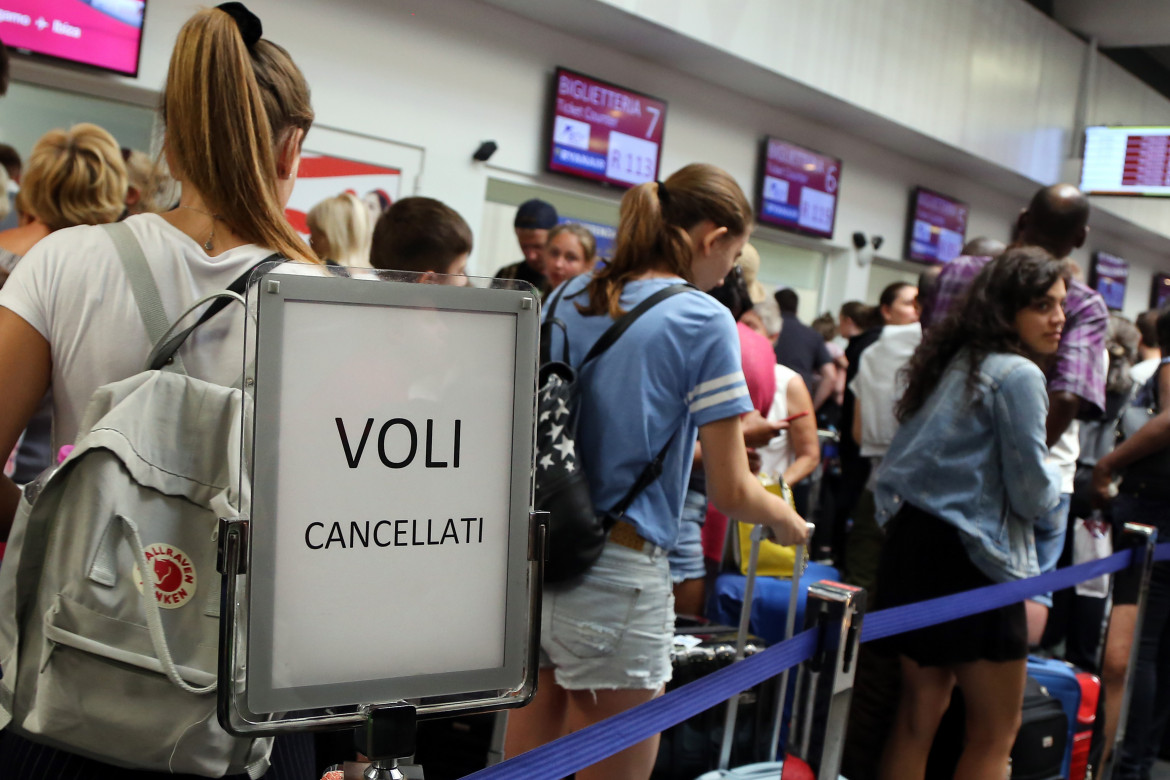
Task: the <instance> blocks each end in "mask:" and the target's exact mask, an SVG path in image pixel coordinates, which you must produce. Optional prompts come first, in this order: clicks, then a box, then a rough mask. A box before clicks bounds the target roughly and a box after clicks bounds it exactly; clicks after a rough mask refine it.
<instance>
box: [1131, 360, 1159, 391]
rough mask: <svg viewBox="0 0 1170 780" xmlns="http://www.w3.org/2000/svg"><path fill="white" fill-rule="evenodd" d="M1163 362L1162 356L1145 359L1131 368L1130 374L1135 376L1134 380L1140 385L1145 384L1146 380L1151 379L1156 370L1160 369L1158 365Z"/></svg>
mask: <svg viewBox="0 0 1170 780" xmlns="http://www.w3.org/2000/svg"><path fill="white" fill-rule="evenodd" d="M1161 362H1162V358H1160V357H1155V358H1150V359H1149V360H1143V361H1142V362H1140V363H1138V364H1137V365H1135V366H1134V367H1133V368H1131V369H1130V370H1129V375H1130V377H1132V378H1133V381H1135V382H1137V383H1138V384H1139V385H1144V384H1145V383H1146V382H1149V381H1150V377H1152V376H1153V375H1154V372H1155V371H1157V370H1158V366H1159V364H1161Z"/></svg>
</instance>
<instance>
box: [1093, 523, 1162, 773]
mask: <svg viewBox="0 0 1170 780" xmlns="http://www.w3.org/2000/svg"><path fill="white" fill-rule="evenodd" d="M1125 533H1126V536H1127V537H1129V538H1135V539H1137V542H1136V543H1135V544H1134V547H1133V560H1132V562H1131V563H1130V566H1131V567H1132V568H1135V569H1138V570H1140V572H1141V579H1140V580H1139V585H1138V598H1137V617H1136V618H1135V619H1134V624H1133V645H1132V646H1130V648H1129V661H1128V662H1127V663H1126V665H1125V684H1124V687H1123V688H1122V691H1123V692H1122V695H1121V713H1120V714H1119V715H1118V718H1117V732H1116V734H1115V736H1114V738H1113V746H1112V749H1111V750H1110V751H1109V752H1110V753H1111V756H1110V758H1109V760H1108V761H1107V762H1106V764H1105V767H1104V771H1103V772H1102V773H1101V775H1100V777H1101V780H1110V778H1112V777H1113V768H1114V767H1115V766H1117V759H1118V757H1119V755H1120V753H1121V743H1122V742H1124V741H1125V728H1126V725H1127V724H1128V721H1129V701H1130V699H1131V698H1132V697H1133V677H1134V668H1135V667H1136V666H1137V660H1138V652H1139V650H1140V648H1141V639H1142V623H1143V622H1144V621H1145V616H1146V602H1147V601H1148V597H1149V592H1150V573H1151V571H1152V570H1153V567H1154V545H1155V544H1156V543H1157V542H1158V529H1156V528H1154V527H1153V526H1149V525H1141V524H1139V523H1126V524H1125Z"/></svg>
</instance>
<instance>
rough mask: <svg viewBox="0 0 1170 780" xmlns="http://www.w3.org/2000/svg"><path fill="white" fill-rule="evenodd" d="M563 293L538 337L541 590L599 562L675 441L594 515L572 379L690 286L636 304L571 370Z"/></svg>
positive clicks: (553, 303) (554, 301) (555, 299)
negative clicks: (557, 345) (545, 518)
mask: <svg viewBox="0 0 1170 780" xmlns="http://www.w3.org/2000/svg"><path fill="white" fill-rule="evenodd" d="M564 289H565V288H564V286H562V287H561V289H560V290H558V291H557V292H556V294H555V295H554V296H553V298H552V300H551V301H550V302H549V305H548V313H547V314H546V315H545V319H544V324H543V325H542V326H541V334H540V374H539V383H540V390H539V395H538V405H537V423H536V480H535V482H536V485H535V487H536V494H535V506H536V509H537V510H539V511H546V512H548V513H549V535H548V560H547V561H546V562H545V567H544V581H545V582H546V583H556V582H564V581H566V580H570V579H572V578H574V577H578V576H580V575H582V574H584V573H585V571H586V570H588V568H589V567H590V566H592V565H593V562H594V561H596V560H597V558H598V557H599V556H600V555H601V550H602V548H603V547H604V546H605V539H606V536H607V535H608V534H609V531H610V529H611V528H613V525H614V523H616V522H617V521H618V520H620V519H621V517H622V515H624V514H625V512H626V510H627V509H629V508H630V504H632V503H633V502H634V499H635V498H637V497H638V495H639V494H640V493H641V492H642V491H643V490H645V489H646V488H647V487H648V486H649V485H650V484H651V483H653V482H654V480H656V479H658V476H659V475H660V474H661V473H662V462H663V460H664V459H665V458H666V452H667V450H669V449H670V445H671V444H672V443H673V442H674V436H671V437H670V440H669V441H668V442H667V443H666V445H665V446H664V447H663V448H662V449H661V450H660V451H659V452H658V455H657V456H656V457H655V458H654V460H653V461H651V462H650V463H649V464H647V465H646V468H645V469H643V470H642V473H641V474H640V475H639V476H638V479H637V480H635V482H634V484H633V485H632V486H631V487H630V489H629V490H628V491H627V492H626V495H625V496H624V497H623V498H622V500H621V501H619V502H618V503H617V505H616V506H614V507H613V508H611V509H609V510H608V511H605V512H601V513H598V512H596V511H595V509H594V507H593V500H592V498H590V495H589V480H588V478H587V477H586V475H585V472H584V470H583V469H582V466H581V461H580V459H579V458H578V457H577V452H576V443H577V423H578V422H579V419H578V418H579V411H580V409H579V407H580V401H579V396H578V389H577V379H578V377H579V376H581V375H583V371H584V369H585V367H586V365H587V364H589V363H591V362H592V361H594V360H596V359H597V358H598V357H599V356H600V355H601V354H602V353H603V352H605V351H606V350H607V349H609V348H610V347H611V346H613V344H614V342H615V341H617V340H618V338H619V337H620V336H621V335H622V334H623V333H625V332H626V330H627V329H629V327H630V326H631V325H633V324H634V321H635V320H637V319H638V318H639V317H641V316H642V315H643V314H645V313H646V312H647V311H649V310H650V309H651V308H652V307H654V306H655V305H657V304H658V303H659V302H660V301H663V300H665V299H666V298H669V297H670V296H672V295H677V294H678V293H682V292H687V291H688V290H693V289H695V288H694V287H692V286H691V285H689V284H675V285H671V286H670V287H666V288H664V289H662V290H659V291H658V292H656V293H654V294H653V295H651V296H650V297H649V298H647V299H646V300H644V301H642V302H641V303H640V304H638V305H637V306H635V307H634V308H633V309H632V310H631V311H629V312H626V314H624V315H623V316H622V317H620V318H618V320H617V321H616V322H614V324H613V325H611V326H610V327H609V329H608V330H607V331H605V333H603V334H602V336H601V338H599V339H598V340H597V343H595V344H594V345H593V348H592V349H590V350H589V354H588V355H586V356H585V359H584V360H582V361H581V363H580V364H579V365H578V366H577V368H576V369H574V368H573V366H572V363H571V362H570V360H569V336H568V331H567V330H566V328H565V323H564V322H563V321H561V320H559V319H557V317H556V311H557V304H558V303H560V299H561V295H562V293H563V292H564ZM556 328H560V330H561V344H562V348H561V357H560V359H559V360H554V359H553V358H552V357H551V355H552V340H553V333H554V331H555V329H556Z"/></svg>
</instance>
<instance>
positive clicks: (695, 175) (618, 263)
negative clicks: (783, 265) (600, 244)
mask: <svg viewBox="0 0 1170 780" xmlns="http://www.w3.org/2000/svg"><path fill="white" fill-rule="evenodd" d="M707 219H709V220H711V221H712V222H713V223H715V225H716V226H717V227H725V228H727V230H728V233H730V234H731V235H733V236H742V235H745V234H746V233H747V232H748V231H749V230H750V228H751V222H752V208H751V205H750V204H749V203H748V201H747V198H746V197H745V196H744V194H743V191H742V190H741V189H740V188H739V185H738V184H736V183H735V180H734V179H733V178H731V176H729V175H728V174H727V173H726V172H725V171H723V170H721V169H719V168H716V167H715V166H714V165H705V164H700V163H695V164H692V165H688V166H686V167H685V168H682V169H680V170H678V171H676V172H675V173H674V175H672V176H671V177H670V178H669V179H667V180H666V181H665V182H647V183H645V184H640V185H638V186H637V187H634V188H633V189H631V190H630V191H629V192H627V193H626V194H625V197H623V198H622V205H621V215H620V217H619V221H618V232H617V246H616V248H615V250H614V255H613V259H612V260H610V261H608V262H607V263H606V264H605V267H604V268H602V269H601V270H600V271H598V272H597V273H596V274H595V275H594V277H593V280H592V281H591V282H590V283H589V286H588V288H587V289H588V291H589V302H588V303H587V304H586V305H581V304H578V305H577V308H578V310H579V311H580V312H581V313H582V314H584V315H586V316H594V315H600V314H608V315H609V316H610V318H612V319H617V318H618V317H620V316H621V315H622V314H623V313H624V312H623V311H622V308H621V295H622V289H623V288H624V287H625V285H626V282H628V281H630V280H631V279H633V278H634V277H636V276H639V275H641V274H644V273H646V272H647V271H651V270H659V271H665V272H668V273H672V274H675V275H677V276H681V277H682V278H683V279H685V280H687V281H688V282H689V281H692V278H693V277H692V276H691V262H692V261H693V260H694V244H693V242H692V240H691V234H690V230H691V228H693V227H695V226H696V225H698V224H699V223H700V222H702V221H703V220H707Z"/></svg>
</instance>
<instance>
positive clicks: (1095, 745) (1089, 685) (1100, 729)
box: [1028, 656, 1105, 780]
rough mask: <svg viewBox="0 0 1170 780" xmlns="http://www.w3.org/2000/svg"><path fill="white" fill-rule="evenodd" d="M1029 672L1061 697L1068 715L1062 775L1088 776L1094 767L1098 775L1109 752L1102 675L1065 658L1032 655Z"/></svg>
mask: <svg viewBox="0 0 1170 780" xmlns="http://www.w3.org/2000/svg"><path fill="white" fill-rule="evenodd" d="M1028 674H1029V675H1031V676H1032V677H1035V678H1036V680H1038V681H1039V682H1040V684H1041V685H1043V686H1044V687H1045V688H1046V689H1047V690H1048V692H1049V693H1050V694H1052V695H1053V696H1055V697H1056V698H1057V699H1059V700H1060V703H1061V706H1062V708H1063V709H1064V713H1065V716H1066V717H1067V718H1068V724H1069V729H1068V741H1067V747H1066V751H1065V758H1064V763H1063V765H1062V767H1061V775H1062V776H1063V777H1066V778H1068V780H1084V778H1085V777H1086V776H1087V775H1088V774H1089V771H1090V770H1092V771H1093V776H1096V773H1097V770H1098V769H1099V768H1100V766H1101V758H1102V757H1103V754H1104V752H1105V743H1104V728H1105V726H1104V723H1105V721H1104V701H1102V698H1101V679H1100V678H1099V677H1097V675H1095V674H1090V673H1089V672H1083V671H1080V670H1078V669H1077V668H1076V667H1075V666H1073V665H1072V664H1070V663H1067V662H1065V661H1060V660H1057V659H1051V658H1038V657H1036V656H1030V657H1029V658H1028ZM1099 713H1100V716H1099Z"/></svg>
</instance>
